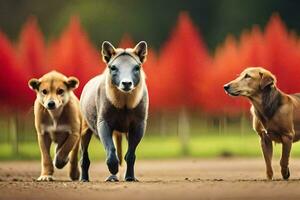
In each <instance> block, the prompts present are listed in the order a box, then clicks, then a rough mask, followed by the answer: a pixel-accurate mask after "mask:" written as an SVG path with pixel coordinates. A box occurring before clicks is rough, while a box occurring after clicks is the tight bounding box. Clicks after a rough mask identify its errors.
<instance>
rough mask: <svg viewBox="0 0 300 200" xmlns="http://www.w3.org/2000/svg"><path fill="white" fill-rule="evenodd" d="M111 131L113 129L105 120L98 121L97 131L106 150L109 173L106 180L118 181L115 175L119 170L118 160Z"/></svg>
mask: <svg viewBox="0 0 300 200" xmlns="http://www.w3.org/2000/svg"><path fill="white" fill-rule="evenodd" d="M112 132H113V130H112V129H111V128H110V127H109V125H108V124H107V122H105V121H101V122H100V123H99V126H98V133H99V137H100V139H101V142H102V143H103V145H104V148H105V151H106V158H107V159H106V164H107V167H108V170H109V171H110V173H111V175H110V176H109V177H108V178H107V179H106V181H111V182H114V181H119V179H118V177H117V175H116V174H117V173H118V171H119V160H118V158H117V155H116V148H115V145H114V142H113V137H112Z"/></svg>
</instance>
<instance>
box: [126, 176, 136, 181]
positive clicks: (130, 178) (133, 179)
mask: <svg viewBox="0 0 300 200" xmlns="http://www.w3.org/2000/svg"><path fill="white" fill-rule="evenodd" d="M125 181H127V182H139V180H138V179H136V178H135V177H131V176H128V177H125Z"/></svg>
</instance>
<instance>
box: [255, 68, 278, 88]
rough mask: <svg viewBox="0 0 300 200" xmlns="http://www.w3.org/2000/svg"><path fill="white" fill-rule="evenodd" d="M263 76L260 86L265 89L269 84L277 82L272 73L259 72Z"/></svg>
mask: <svg viewBox="0 0 300 200" xmlns="http://www.w3.org/2000/svg"><path fill="white" fill-rule="evenodd" d="M259 74H260V76H261V80H260V88H261V89H262V90H263V89H264V88H266V87H267V86H270V85H273V84H274V83H275V77H274V76H272V75H271V74H266V73H262V72H260V73H259Z"/></svg>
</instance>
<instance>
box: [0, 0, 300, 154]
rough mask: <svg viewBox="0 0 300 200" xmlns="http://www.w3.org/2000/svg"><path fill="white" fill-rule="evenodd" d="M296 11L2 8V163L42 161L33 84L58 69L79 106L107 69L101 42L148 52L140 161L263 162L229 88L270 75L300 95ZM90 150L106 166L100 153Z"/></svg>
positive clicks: (261, 7) (221, 3)
mask: <svg viewBox="0 0 300 200" xmlns="http://www.w3.org/2000/svg"><path fill="white" fill-rule="evenodd" d="M299 9H300V2H299V1H296V0H245V1H239V0H210V1H208V0H207V1H205V0H201V1H199V0H189V1H184V0H172V1H170V0H166V1H159V0H151V1H146V0H130V1H129V0H123V1H116V0H86V1H80V0H65V1H60V0H51V1H50V0H45V1H39V0H26V1H25V0H2V1H0V103H1V104H0V105H1V106H0V160H11V159H39V156H40V153H39V149H38V145H37V140H36V133H35V130H34V122H33V101H34V98H35V94H34V92H33V91H31V90H30V89H29V88H28V86H27V81H28V80H29V79H30V78H32V77H36V78H39V77H40V76H41V75H43V74H44V73H46V72H48V71H50V70H53V69H55V70H58V71H60V72H62V73H64V74H66V75H68V76H71V75H72V76H76V77H78V78H79V79H80V81H81V85H80V88H79V89H77V90H76V94H77V96H78V97H79V96H80V93H81V90H82V87H83V86H84V84H85V83H86V82H87V81H88V80H89V79H90V78H92V77H93V76H95V75H97V74H99V73H101V72H102V71H103V69H104V67H105V65H104V63H103V62H102V60H101V56H100V47H101V43H102V41H104V40H108V41H111V42H112V43H113V44H114V45H115V46H119V47H133V46H134V45H135V44H136V43H137V42H138V41H140V40H145V41H147V42H148V45H149V55H148V60H147V62H146V64H145V65H144V70H145V71H146V74H147V84H148V87H149V93H150V113H149V121H148V129H147V131H146V136H145V138H144V140H143V141H142V144H141V145H140V146H139V149H138V156H139V157H140V158H149V159H150V158H177V157H183V156H189V157H218V156H222V157H231V156H260V154H261V153H260V145H259V140H258V136H257V135H256V133H255V132H254V131H253V130H252V128H251V118H250V114H249V107H250V106H249V103H248V102H247V101H246V99H242V98H232V97H229V96H227V95H226V94H225V93H224V91H223V85H224V84H225V83H226V82H228V81H230V80H232V79H233V78H235V77H236V75H237V74H238V73H239V72H241V71H242V70H243V69H244V68H245V67H247V66H264V67H265V68H267V69H269V70H271V71H272V72H273V73H274V74H275V75H276V76H277V79H278V86H279V87H280V88H281V89H282V90H283V91H285V92H289V93H293V92H297V91H298V92H300V40H299V39H300V37H299V32H300V23H299V22H300V14H299ZM91 145H92V146H91V147H90V151H91V158H92V159H102V158H103V157H104V153H103V147H102V146H101V145H100V144H99V142H98V141H96V140H93V141H92V144H91ZM296 146H297V145H296ZM298 146H299V145H298ZM275 150H276V153H275V155H276V156H278V155H279V152H280V148H279V145H277V146H275ZM293 155H294V156H300V147H299V148H293Z"/></svg>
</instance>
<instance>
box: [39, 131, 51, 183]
mask: <svg viewBox="0 0 300 200" xmlns="http://www.w3.org/2000/svg"><path fill="white" fill-rule="evenodd" d="M38 142H39V147H40V151H41V158H42V159H41V167H42V171H41V175H40V177H39V178H38V179H37V181H52V180H53V177H52V175H53V172H54V170H53V165H52V160H51V156H50V147H51V138H50V136H49V134H48V133H44V134H41V133H38Z"/></svg>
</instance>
